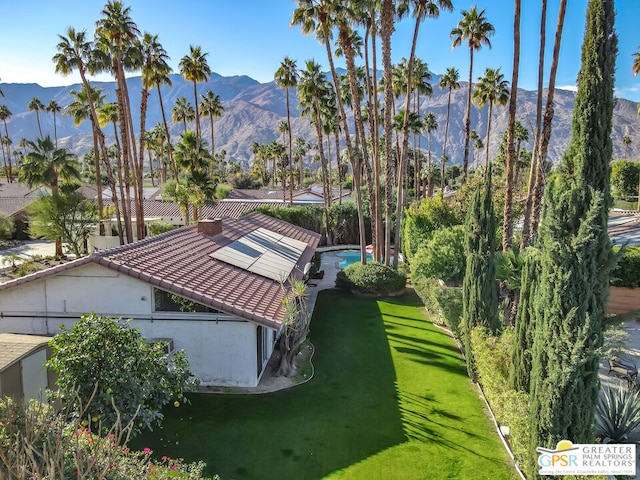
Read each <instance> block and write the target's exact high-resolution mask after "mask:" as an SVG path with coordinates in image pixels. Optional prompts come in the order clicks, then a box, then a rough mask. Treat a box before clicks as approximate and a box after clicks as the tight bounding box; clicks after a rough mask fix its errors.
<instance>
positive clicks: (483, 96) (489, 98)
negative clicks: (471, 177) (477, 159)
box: [473, 68, 509, 175]
mask: <svg viewBox="0 0 640 480" xmlns="http://www.w3.org/2000/svg"><path fill="white" fill-rule="evenodd" d="M508 100H509V82H508V81H506V80H505V79H504V75H503V74H502V73H500V69H499V68H498V69H497V70H494V69H492V68H487V69H486V70H485V71H484V75H483V76H482V77H479V78H478V84H477V85H476V89H475V91H474V93H473V101H474V103H475V104H476V105H478V107H480V108H482V107H484V106H485V105H486V104H487V103H489V111H488V112H487V144H486V145H485V152H486V153H485V160H484V168H485V175H486V172H487V171H488V170H489V136H490V135H491V114H492V113H493V105H494V104H497V105H506V104H507V101H508Z"/></svg>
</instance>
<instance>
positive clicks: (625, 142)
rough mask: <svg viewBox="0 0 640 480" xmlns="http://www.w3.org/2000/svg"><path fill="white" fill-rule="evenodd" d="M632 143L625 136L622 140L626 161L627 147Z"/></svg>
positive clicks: (628, 137)
mask: <svg viewBox="0 0 640 480" xmlns="http://www.w3.org/2000/svg"><path fill="white" fill-rule="evenodd" d="M632 142H633V140H631V137H630V136H629V135H625V136H624V138H623V139H622V144H623V145H624V158H626V159H628V158H629V145H631V143H632Z"/></svg>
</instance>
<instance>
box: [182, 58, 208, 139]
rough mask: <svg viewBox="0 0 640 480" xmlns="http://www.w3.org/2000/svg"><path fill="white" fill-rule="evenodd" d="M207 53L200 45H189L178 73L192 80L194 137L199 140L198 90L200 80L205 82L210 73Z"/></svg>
mask: <svg viewBox="0 0 640 480" xmlns="http://www.w3.org/2000/svg"><path fill="white" fill-rule="evenodd" d="M207 55H209V54H208V53H202V47H200V45H197V46H193V45H189V54H188V55H185V56H184V57H182V58H181V59H180V75H182V78H184V79H185V80H187V81H191V82H193V98H194V101H195V102H196V103H195V105H196V106H195V113H196V138H197V139H198V142H200V113H199V112H198V90H197V86H198V83H200V82H206V81H207V80H209V76H210V75H211V69H210V68H209V64H208V63H207Z"/></svg>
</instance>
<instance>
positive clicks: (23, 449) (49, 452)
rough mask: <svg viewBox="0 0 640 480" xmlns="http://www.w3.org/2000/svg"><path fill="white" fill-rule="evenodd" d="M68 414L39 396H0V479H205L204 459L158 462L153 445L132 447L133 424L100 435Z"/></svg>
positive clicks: (118, 426)
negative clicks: (22, 401) (19, 399)
mask: <svg viewBox="0 0 640 480" xmlns="http://www.w3.org/2000/svg"><path fill="white" fill-rule="evenodd" d="M68 413H69V412H68V411H63V412H60V413H56V412H55V411H54V409H53V408H52V407H51V406H49V405H46V404H42V403H39V402H35V401H33V402H31V403H30V404H29V405H28V407H26V408H24V407H22V406H21V405H18V404H16V403H14V402H13V401H12V400H11V399H8V398H5V399H2V400H0V478H63V479H74V480H77V479H99V480H103V479H104V480H112V479H113V480H134V479H135V480H138V479H149V480H165V479H170V478H171V479H176V478H177V479H190V480H191V479H192V480H199V479H203V478H205V477H203V476H202V472H203V470H204V467H205V465H204V463H202V462H198V463H191V464H186V463H184V461H182V460H181V459H171V458H169V457H166V456H164V457H162V459H161V460H160V461H156V460H154V459H153V458H152V455H151V454H152V452H151V450H150V449H149V448H145V449H143V451H141V452H132V451H129V449H128V448H126V441H127V439H128V438H129V434H130V428H131V427H130V425H129V426H125V427H121V426H120V425H119V424H116V425H115V426H114V427H113V428H112V429H111V430H110V431H109V433H107V434H105V435H100V434H97V433H95V432H92V431H91V429H90V428H89V427H83V426H82V425H79V424H78V422H67V421H66V420H65V419H66V418H67V414H68ZM214 478H218V477H217V476H216V477H214Z"/></svg>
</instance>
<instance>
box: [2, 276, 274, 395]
mask: <svg viewBox="0 0 640 480" xmlns="http://www.w3.org/2000/svg"><path fill="white" fill-rule="evenodd" d="M87 312H96V313H98V314H101V315H105V316H117V317H123V318H132V319H133V320H132V325H133V326H134V327H137V328H139V329H140V331H141V332H142V334H143V335H144V336H145V337H147V338H149V339H151V338H162V337H167V338H173V339H174V345H175V348H176V350H185V352H186V353H187V357H188V358H189V363H190V366H191V370H192V372H193V374H194V375H195V376H196V377H198V378H199V379H200V381H201V385H205V386H206V385H223V386H245V387H251V386H255V385H257V383H258V381H259V377H258V376H257V337H256V331H257V325H256V324H254V323H253V322H248V321H246V320H243V319H241V318H238V317H233V316H229V315H224V314H209V313H182V312H154V299H153V287H152V286H151V285H149V284H147V283H144V282H141V281H139V280H136V279H134V278H132V277H129V276H127V275H124V274H122V273H118V272H115V271H113V270H110V269H108V268H105V267H102V266H99V265H96V264H87V265H83V266H80V267H78V268H75V269H72V270H67V271H65V272H62V273H60V274H58V275H55V276H49V277H45V278H42V279H39V280H35V281H32V282H29V283H26V284H23V285H18V286H16V287H14V288H12V289H8V290H0V332H4V333H30V334H55V333H58V332H59V331H60V325H62V324H64V325H65V326H66V327H67V328H70V327H71V326H72V325H73V323H74V322H75V321H77V319H78V318H80V317H81V316H82V315H83V314H84V313H87ZM270 332H271V331H270ZM272 351H273V345H270V350H269V352H268V354H269V356H270V355H271V353H272Z"/></svg>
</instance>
